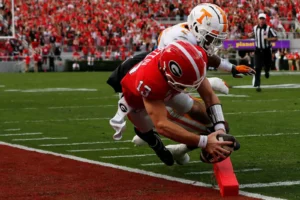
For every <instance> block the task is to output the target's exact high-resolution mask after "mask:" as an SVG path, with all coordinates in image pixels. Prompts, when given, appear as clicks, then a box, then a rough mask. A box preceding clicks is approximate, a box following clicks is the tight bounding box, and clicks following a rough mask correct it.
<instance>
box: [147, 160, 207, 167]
mask: <svg viewBox="0 0 300 200" xmlns="http://www.w3.org/2000/svg"><path fill="white" fill-rule="evenodd" d="M194 163H202V162H201V161H190V162H189V163H188V164H194ZM157 165H165V164H164V163H161V162H160V163H146V164H141V166H157Z"/></svg>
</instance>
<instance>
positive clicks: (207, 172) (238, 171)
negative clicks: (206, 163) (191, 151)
mask: <svg viewBox="0 0 300 200" xmlns="http://www.w3.org/2000/svg"><path fill="white" fill-rule="evenodd" d="M255 171H262V169H260V168H252V169H241V170H234V172H235V173H240V172H255ZM213 173H214V172H213V171H202V172H188V173H184V174H186V175H194V174H213Z"/></svg>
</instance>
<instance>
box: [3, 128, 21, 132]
mask: <svg viewBox="0 0 300 200" xmlns="http://www.w3.org/2000/svg"><path fill="white" fill-rule="evenodd" d="M20 130H21V129H20V128H8V129H4V131H8V132H9V131H20Z"/></svg>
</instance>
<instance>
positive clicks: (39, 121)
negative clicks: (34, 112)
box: [0, 105, 300, 124]
mask: <svg viewBox="0 0 300 200" xmlns="http://www.w3.org/2000/svg"><path fill="white" fill-rule="evenodd" d="M110 106H111V105H110ZM283 112H284V113H287V112H300V110H265V111H255V112H228V113H225V115H241V114H246V115H248V114H261V113H283ZM109 119H111V118H110V117H99V118H98V117H95V118H77V119H49V120H26V121H4V122H0V123H4V124H18V123H21V122H25V123H44V122H65V121H94V120H109Z"/></svg>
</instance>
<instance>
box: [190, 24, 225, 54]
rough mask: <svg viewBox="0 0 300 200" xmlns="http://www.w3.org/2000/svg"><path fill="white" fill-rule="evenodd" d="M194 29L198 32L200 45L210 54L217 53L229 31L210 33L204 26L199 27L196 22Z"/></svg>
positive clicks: (197, 36) (197, 37)
mask: <svg viewBox="0 0 300 200" xmlns="http://www.w3.org/2000/svg"><path fill="white" fill-rule="evenodd" d="M193 31H194V32H196V33H197V34H195V36H196V39H197V42H198V45H199V46H201V47H202V48H203V49H204V50H205V51H206V52H207V55H208V56H212V55H214V54H216V53H217V51H218V49H219V48H220V47H222V46H223V41H224V40H225V39H226V38H227V33H222V34H214V33H210V32H208V31H207V30H205V29H203V28H202V29H201V28H199V26H197V24H196V23H194V27H193Z"/></svg>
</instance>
